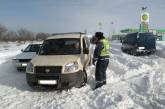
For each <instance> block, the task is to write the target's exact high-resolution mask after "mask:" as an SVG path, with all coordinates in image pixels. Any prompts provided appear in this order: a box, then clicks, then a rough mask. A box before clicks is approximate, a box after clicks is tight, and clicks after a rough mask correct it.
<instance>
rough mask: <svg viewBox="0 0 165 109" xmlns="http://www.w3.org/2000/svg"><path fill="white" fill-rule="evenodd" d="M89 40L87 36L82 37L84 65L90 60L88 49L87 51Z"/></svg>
mask: <svg viewBox="0 0 165 109" xmlns="http://www.w3.org/2000/svg"><path fill="white" fill-rule="evenodd" d="M89 46H90V42H89V40H88V38H87V37H84V38H83V57H84V60H83V61H84V67H87V65H88V63H89V61H90V53H89V52H90V51H89Z"/></svg>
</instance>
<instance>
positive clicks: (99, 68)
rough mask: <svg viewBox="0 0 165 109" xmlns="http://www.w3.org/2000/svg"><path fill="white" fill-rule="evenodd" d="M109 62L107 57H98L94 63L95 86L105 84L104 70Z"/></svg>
mask: <svg viewBox="0 0 165 109" xmlns="http://www.w3.org/2000/svg"><path fill="white" fill-rule="evenodd" d="M108 64H109V59H98V61H97V64H96V72H95V79H96V88H98V87H101V86H102V85H104V84H106V70H107V67H108Z"/></svg>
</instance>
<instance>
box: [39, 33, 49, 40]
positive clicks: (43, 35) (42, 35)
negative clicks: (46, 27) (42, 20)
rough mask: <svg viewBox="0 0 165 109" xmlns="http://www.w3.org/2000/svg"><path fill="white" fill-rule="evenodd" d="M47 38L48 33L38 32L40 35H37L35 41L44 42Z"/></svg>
mask: <svg viewBox="0 0 165 109" xmlns="http://www.w3.org/2000/svg"><path fill="white" fill-rule="evenodd" d="M49 36H50V34H48V33H43V32H40V33H37V35H36V40H45V39H46V38H47V37H49Z"/></svg>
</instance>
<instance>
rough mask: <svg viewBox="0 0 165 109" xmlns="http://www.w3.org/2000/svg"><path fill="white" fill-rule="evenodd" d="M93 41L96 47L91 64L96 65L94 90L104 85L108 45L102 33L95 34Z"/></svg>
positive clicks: (107, 62) (107, 61)
mask: <svg viewBox="0 0 165 109" xmlns="http://www.w3.org/2000/svg"><path fill="white" fill-rule="evenodd" d="M94 39H95V43H96V46H95V50H94V55H93V61H92V64H93V65H95V63H96V71H95V80H96V86H95V89H96V88H99V87H101V86H103V85H105V84H106V69H107V67H108V64H109V55H110V52H109V49H110V44H109V41H108V40H107V39H106V38H105V37H104V36H103V33H102V32H96V33H95V36H94Z"/></svg>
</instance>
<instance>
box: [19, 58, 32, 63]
mask: <svg viewBox="0 0 165 109" xmlns="http://www.w3.org/2000/svg"><path fill="white" fill-rule="evenodd" d="M30 60H31V59H19V62H29V61H30Z"/></svg>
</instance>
